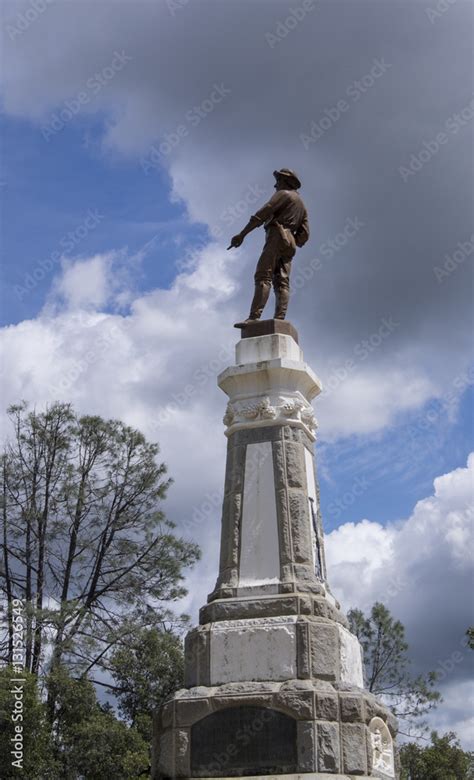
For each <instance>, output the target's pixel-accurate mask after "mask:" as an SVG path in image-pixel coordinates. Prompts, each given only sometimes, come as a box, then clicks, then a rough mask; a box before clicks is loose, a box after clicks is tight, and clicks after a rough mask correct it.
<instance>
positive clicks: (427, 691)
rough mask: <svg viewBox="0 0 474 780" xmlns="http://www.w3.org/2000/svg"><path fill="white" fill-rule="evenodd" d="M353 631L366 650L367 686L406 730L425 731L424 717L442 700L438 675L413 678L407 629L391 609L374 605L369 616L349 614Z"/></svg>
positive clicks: (354, 611)
mask: <svg viewBox="0 0 474 780" xmlns="http://www.w3.org/2000/svg"><path fill="white" fill-rule="evenodd" d="M348 619H349V625H350V628H351V631H352V632H353V633H354V634H356V636H357V637H358V639H359V641H360V643H361V645H362V649H363V651H364V667H365V675H366V684H367V687H368V689H369V691H371V692H372V693H374V694H376V695H379V696H380V697H381V698H382V699H385V700H386V701H387V703H388V704H389V706H390V707H391V709H392V711H393V712H394V713H395V715H396V716H397V717H398V718H399V720H400V723H401V725H403V726H404V727H406V728H407V732H403V731H401V733H406V735H407V736H412V735H413V734H412V732H413V729H418V730H426V726H425V724H424V723H423V721H422V718H423V717H424V716H425V715H426V714H427V713H428V712H429V711H430V710H431V709H433V708H434V707H436V705H437V703H438V702H439V701H440V698H441V697H440V694H439V693H438V691H436V690H435V688H434V685H435V682H436V674H435V672H428V674H425V675H419V676H417V677H412V676H411V674H410V670H409V666H410V660H409V658H408V654H407V651H408V644H407V642H406V640H405V629H404V627H403V625H402V623H400V621H399V620H394V618H393V617H392V615H391V614H390V612H389V610H388V609H387V608H386V607H385V606H384V605H383V604H380V603H376V604H374V606H373V607H372V610H371V613H370V615H369V616H368V617H366V616H365V615H364V613H363V612H361V610H358V609H353V610H351V611H350V612H349V613H348Z"/></svg>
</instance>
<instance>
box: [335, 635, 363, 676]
mask: <svg viewBox="0 0 474 780" xmlns="http://www.w3.org/2000/svg"><path fill="white" fill-rule="evenodd" d="M338 631H339V645H340V652H341V682H345V683H349V684H350V685H357V686H358V687H359V688H363V686H364V675H363V671H362V651H361V647H360V643H359V640H358V639H357V637H356V636H354V634H352V633H351V632H350V631H348V630H347V628H344V626H341V625H339V626H338Z"/></svg>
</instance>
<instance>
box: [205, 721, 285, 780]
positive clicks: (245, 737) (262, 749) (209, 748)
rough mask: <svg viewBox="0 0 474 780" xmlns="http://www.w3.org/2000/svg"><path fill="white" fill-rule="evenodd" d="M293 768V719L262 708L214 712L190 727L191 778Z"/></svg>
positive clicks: (281, 771)
mask: <svg viewBox="0 0 474 780" xmlns="http://www.w3.org/2000/svg"><path fill="white" fill-rule="evenodd" d="M296 771H297V748H296V721H295V720H294V719H293V718H291V717H289V716H288V715H285V714H283V713H282V712H278V711H277V710H271V709H267V708H263V707H245V706H243V707H230V708H228V709H225V710H220V711H219V712H214V713H212V715H208V716H207V717H206V718H203V719H202V720H200V721H198V722H197V723H195V724H194V726H193V727H192V730H191V774H192V776H193V777H222V776H226V777H231V776H232V777H246V776H248V775H266V774H285V773H287V774H289V773H295V772H296Z"/></svg>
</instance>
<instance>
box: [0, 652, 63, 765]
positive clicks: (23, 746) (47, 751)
mask: <svg viewBox="0 0 474 780" xmlns="http://www.w3.org/2000/svg"><path fill="white" fill-rule="evenodd" d="M18 679H21V680H22V682H21V683H18ZM17 690H18V691H20V693H19V694H18V695H17V697H16V698H15V692H16V691H17ZM15 740H17V742H15ZM17 748H20V749H19V750H17ZM12 751H14V752H13V753H12ZM13 762H16V763H15V764H14V763H13ZM18 762H19V763H18ZM57 771H58V766H57V764H56V761H55V759H54V756H53V740H52V736H51V730H50V725H49V722H48V719H47V713H46V708H45V706H44V704H43V703H42V702H41V700H40V697H39V692H38V680H37V678H36V676H35V675H34V674H31V672H24V673H23V674H22V675H21V676H20V675H18V674H16V672H15V670H14V668H13V667H12V666H5V667H4V668H3V669H0V777H1V778H2V780H14V778H18V777H20V776H23V777H27V778H29V780H46V778H48V780H49V778H56V777H58V774H57Z"/></svg>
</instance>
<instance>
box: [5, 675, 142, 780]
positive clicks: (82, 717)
mask: <svg viewBox="0 0 474 780" xmlns="http://www.w3.org/2000/svg"><path fill="white" fill-rule="evenodd" d="M53 677H54V679H49V680H48V684H49V685H50V686H52V687H54V691H55V697H56V702H57V707H56V718H55V724H54V729H51V723H50V722H49V719H48V712H47V707H46V704H45V702H44V701H43V700H42V697H41V692H40V690H39V685H38V680H37V678H36V676H35V675H34V674H32V673H31V672H25V673H24V674H23V676H22V679H24V683H22V689H23V695H22V700H21V702H22V707H21V709H19V708H18V709H17V710H15V698H14V693H12V691H13V690H14V686H15V682H14V681H15V680H16V679H18V676H17V675H15V672H14V669H13V668H12V667H5V669H2V670H1V671H0V777H1V778H2V780H14V779H15V778H18V777H19V776H20V775H21V776H23V777H26V778H28V780H82V778H85V779H86V780H103V778H108V777H110V778H112V777H113V778H114V779H116V780H131V778H140V777H142V778H143V777H148V776H149V767H150V757H149V739H144V738H143V736H142V735H141V734H140V732H139V731H138V729H136V728H134V727H133V726H132V727H129V726H127V724H125V723H124V722H123V721H120V720H117V718H116V717H115V715H114V714H113V712H112V711H111V708H110V707H108V706H107V705H105V706H101V705H99V703H98V702H97V698H96V694H95V690H94V686H93V685H92V683H91V682H90V681H89V680H86V679H85V678H81V679H79V680H74V679H72V678H71V677H70V675H69V674H68V672H67V670H66V669H65V668H64V667H61V668H59V669H56V671H55V672H54V675H53ZM15 711H16V712H17V713H20V714H21V719H20V718H17V719H16V720H15V721H14V720H12V717H11V716H12V713H14V712H15ZM19 729H21V738H20V741H19V745H18V747H19V748H20V750H18V751H17V752H16V753H15V754H14V755H12V754H11V750H12V748H13V746H14V743H13V745H12V738H13V737H17V738H18V733H19ZM15 730H16V731H15ZM21 754H22V757H21V758H20V756H21ZM13 760H15V761H17V762H18V761H19V760H20V761H21V763H20V764H18V763H16V764H13V763H12V762H13Z"/></svg>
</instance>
